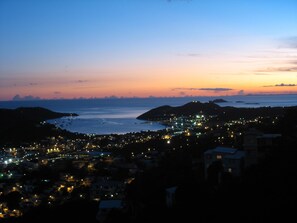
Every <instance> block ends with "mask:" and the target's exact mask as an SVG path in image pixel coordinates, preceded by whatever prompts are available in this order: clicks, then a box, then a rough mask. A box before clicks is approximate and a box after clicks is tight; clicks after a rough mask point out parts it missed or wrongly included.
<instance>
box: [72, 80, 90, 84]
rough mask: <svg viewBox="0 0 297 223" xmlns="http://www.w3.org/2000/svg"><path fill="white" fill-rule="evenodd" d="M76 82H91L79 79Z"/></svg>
mask: <svg viewBox="0 0 297 223" xmlns="http://www.w3.org/2000/svg"><path fill="white" fill-rule="evenodd" d="M75 82H76V83H86V82H89V81H88V80H77V81H75Z"/></svg>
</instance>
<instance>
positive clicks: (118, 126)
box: [0, 94, 297, 135]
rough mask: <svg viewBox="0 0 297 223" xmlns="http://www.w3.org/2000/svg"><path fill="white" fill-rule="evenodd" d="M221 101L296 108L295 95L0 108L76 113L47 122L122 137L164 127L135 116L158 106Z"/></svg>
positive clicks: (91, 101) (0, 105)
mask: <svg viewBox="0 0 297 223" xmlns="http://www.w3.org/2000/svg"><path fill="white" fill-rule="evenodd" d="M215 99H224V100H225V101H227V102H223V103H218V105H220V106H234V107H267V106H271V107H277V106H281V107H288V106H297V95H296V94H294V95H293V94H290V95H244V96H240V95H238V96H220V97H162V98H157V97H150V98H104V99H67V100H66V99H57V100H35V101H0V108H9V109H14V108H18V107H43V108H47V109H50V110H52V111H56V112H67V113H76V114H78V116H77V117H63V118H60V119H52V120H48V122H49V123H52V124H55V125H57V126H58V127H60V128H62V129H66V130H68V131H71V132H78V133H85V134H99V135H106V134H125V133H130V132H141V131H157V130H161V129H164V128H165V127H164V126H163V125H161V124H159V123H156V122H148V121H144V120H138V119H136V118H137V116H139V115H141V114H143V113H144V112H147V111H149V110H150V109H152V108H156V107H158V106H162V105H170V106H181V105H183V104H186V103H188V102H191V101H200V102H208V101H212V100H215Z"/></svg>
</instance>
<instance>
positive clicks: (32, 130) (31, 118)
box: [0, 107, 77, 144]
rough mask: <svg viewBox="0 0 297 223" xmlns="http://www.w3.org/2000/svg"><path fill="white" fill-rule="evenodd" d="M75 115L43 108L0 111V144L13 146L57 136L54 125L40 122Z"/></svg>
mask: <svg viewBox="0 0 297 223" xmlns="http://www.w3.org/2000/svg"><path fill="white" fill-rule="evenodd" d="M63 116H77V114H69V113H58V112H53V111H50V110H48V109H45V108H40V107H34V108H17V109H0V135H1V138H0V144H6V143H7V144H15V143H20V142H27V141H31V140H39V139H43V138H45V137H47V136H54V135H56V134H57V129H55V126H54V125H50V124H48V123H46V124H44V123H43V124H41V122H43V121H45V120H49V119H55V118H61V117H63Z"/></svg>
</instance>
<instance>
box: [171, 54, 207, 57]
mask: <svg viewBox="0 0 297 223" xmlns="http://www.w3.org/2000/svg"><path fill="white" fill-rule="evenodd" d="M177 55H178V56H181V57H202V54H200V53H179V54H177Z"/></svg>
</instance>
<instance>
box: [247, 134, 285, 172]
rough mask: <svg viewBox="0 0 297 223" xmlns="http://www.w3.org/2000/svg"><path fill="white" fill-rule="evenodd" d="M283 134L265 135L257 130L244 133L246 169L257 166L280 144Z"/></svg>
mask: <svg viewBox="0 0 297 223" xmlns="http://www.w3.org/2000/svg"><path fill="white" fill-rule="evenodd" d="M281 136H282V135H281V134H263V133H262V132H260V131H258V130H256V129H249V130H248V131H246V132H245V133H244V139H243V149H244V151H245V153H246V158H245V167H249V166H252V165H255V164H257V163H258V162H259V159H261V158H262V157H265V155H267V154H268V153H269V152H271V151H272V150H273V149H274V148H275V147H277V146H278V145H279V144H280V140H281Z"/></svg>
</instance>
